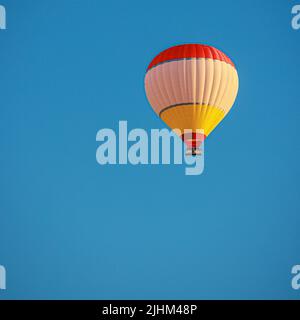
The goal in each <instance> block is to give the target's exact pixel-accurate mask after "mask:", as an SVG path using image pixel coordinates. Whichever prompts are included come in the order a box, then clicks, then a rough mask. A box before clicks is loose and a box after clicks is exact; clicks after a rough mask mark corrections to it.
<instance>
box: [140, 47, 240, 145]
mask: <svg viewBox="0 0 300 320" xmlns="http://www.w3.org/2000/svg"><path fill="white" fill-rule="evenodd" d="M238 82H239V80H238V74H237V70H236V68H235V66H234V64H233V62H232V61H231V60H230V59H229V58H228V57H227V56H226V55H225V54H224V53H223V52H221V51H220V50H218V49H216V48H214V47H211V46H207V45H201V44H184V45H179V46H175V47H171V48H169V49H167V50H165V51H163V52H161V53H160V54H158V55H157V56H156V57H155V58H154V59H153V60H152V62H151V63H150V64H149V66H148V68H147V72H146V76H145V90H146V95H147V98H148V100H149V102H150V104H151V106H152V108H153V110H154V111H155V112H156V114H157V115H158V116H159V117H160V118H161V119H162V120H163V121H164V122H165V123H166V124H167V125H168V126H169V127H170V128H171V129H179V130H180V131H181V132H182V136H181V138H182V139H183V140H184V141H185V142H186V144H187V146H188V148H192V147H198V146H199V144H200V143H201V140H202V141H203V139H204V138H205V137H207V136H208V135H209V134H210V133H211V132H212V131H213V130H214V128H215V127H216V126H217V125H218V124H219V123H220V122H221V121H222V119H223V118H224V117H225V116H226V114H227V113H228V112H229V110H230V109H231V107H232V105H233V103H234V101H235V98H236V96H237V92H238ZM184 130H191V135H190V136H188V139H187V135H184ZM198 130H202V131H203V136H201V134H200V135H199V133H198Z"/></svg>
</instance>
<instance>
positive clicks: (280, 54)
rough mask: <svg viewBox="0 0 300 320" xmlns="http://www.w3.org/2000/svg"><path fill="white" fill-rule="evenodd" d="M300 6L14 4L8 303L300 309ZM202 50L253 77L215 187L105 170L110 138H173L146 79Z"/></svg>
mask: <svg viewBox="0 0 300 320" xmlns="http://www.w3.org/2000/svg"><path fill="white" fill-rule="evenodd" d="M296 3H297V1H287V0H281V1H271V0H265V1H261V0H253V1H251V2H249V1H241V0H236V1H229V0H228V1H221V0H220V1H216V0H215V1H200V0H196V1H189V2H182V1H177V0H172V1H162V0H159V1H157V0H153V1H148V2H147V1H146V2H145V1H96V0H89V1H83V0H82V1H71V0H69V1H67V0H64V1H58V0H43V1H37V0H36V1H28V0H27V1H11V0H10V1H8V0H1V4H4V5H6V10H7V27H8V29H7V30H6V31H0V48H1V50H0V97H1V100H0V154H1V157H0V192H1V201H0V264H2V265H4V266H5V267H6V270H7V290H6V291H5V292H4V291H0V299H2V298H5V299H6V298H30V299H31V298H38V299H42V298H46V299H48V298H55V299H60V298H71V299H73V298H83V299H91V298H92V299H104V298H105V299H110V298H116V299H119V298H121V299H131V298H132V299H134V298H135V299H144V298H149V299H152V298H155V299H161V298H163V299H177V298H180V299H185V298H187V299H202V298H205V299H206V298H212V299H223V298H226V299H231V298H236V299H247V298H251V299H252V298H255V299H261V298H267V299H271V298H283V299H285V298H293V299H299V298H300V291H299V292H297V291H294V290H293V289H292V288H291V278H292V275H291V268H292V266H293V265H295V264H300V238H299V226H300V210H299V209H300V205H299V177H300V172H299V160H300V159H299V157H300V151H299V121H300V117H299V115H300V112H299V110H300V105H299V103H300V101H299V84H300V80H299V79H300V78H299V77H300V59H299V57H300V31H295V30H293V29H292V28H291V8H292V6H293V5H294V4H296ZM190 42H193V43H205V44H211V45H214V46H215V47H217V48H219V49H221V50H223V51H224V52H225V53H227V54H228V55H229V56H230V57H232V59H233V61H234V62H235V64H236V66H237V69H238V72H239V77H240V90H239V95H238V98H237V101H236V104H235V106H234V107H233V109H232V111H231V113H230V114H229V115H228V117H227V118H226V119H225V120H224V121H223V123H222V124H221V125H220V126H219V127H218V128H217V129H216V130H215V131H214V133H213V134H212V135H211V136H210V137H209V139H207V141H206V145H205V151H206V159H205V161H206V167H205V171H204V173H203V175H201V176H194V177H187V176H185V175H184V166H182V167H181V166H175V165H172V166H163V165H158V166H130V165H128V166H104V167H101V166H100V165H98V164H97V162H96V159H95V153H96V148H97V145H98V144H97V143H96V141H95V136H96V132H97V131H98V130H99V129H100V128H107V127H108V128H117V125H118V121H119V120H128V122H129V127H130V128H135V127H140V128H145V129H147V130H150V129H151V128H163V127H164V125H163V123H162V122H161V121H160V120H159V119H158V118H157V117H156V115H155V114H154V112H153V111H152V109H151V107H150V106H149V104H148V102H147V100H146V97H145V93H144V83H143V82H144V74H145V69H146V67H147V65H148V63H149V62H150V61H151V59H152V58H153V57H154V56H155V55H156V54H157V53H159V52H160V51H162V50H164V49H166V48H168V47H170V46H172V45H176V44H182V43H190Z"/></svg>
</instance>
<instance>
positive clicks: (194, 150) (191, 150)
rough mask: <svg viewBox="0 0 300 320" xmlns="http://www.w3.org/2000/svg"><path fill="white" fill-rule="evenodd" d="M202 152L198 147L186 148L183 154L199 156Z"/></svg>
mask: <svg viewBox="0 0 300 320" xmlns="http://www.w3.org/2000/svg"><path fill="white" fill-rule="evenodd" d="M201 154H202V151H201V150H200V149H198V148H188V149H186V152H185V155H186V156H193V157H195V156H199V155H201Z"/></svg>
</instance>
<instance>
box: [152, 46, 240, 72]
mask: <svg viewBox="0 0 300 320" xmlns="http://www.w3.org/2000/svg"><path fill="white" fill-rule="evenodd" d="M189 58H206V59H214V60H219V61H224V62H226V63H229V64H231V65H232V66H233V67H235V66H234V64H233V62H232V61H231V60H230V59H229V58H228V57H227V56H226V54H224V53H223V52H222V51H220V50H218V49H216V48H214V47H211V46H207V45H203V44H182V45H179V46H175V47H171V48H169V49H166V50H164V51H162V52H161V53H160V54H158V55H157V56H156V57H155V58H154V59H153V60H152V61H151V63H150V64H149V66H148V68H147V71H148V70H149V69H151V68H153V67H155V66H156V65H158V64H161V63H163V62H167V61H172V60H180V59H189Z"/></svg>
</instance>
